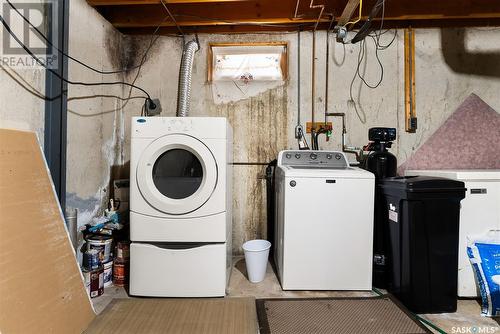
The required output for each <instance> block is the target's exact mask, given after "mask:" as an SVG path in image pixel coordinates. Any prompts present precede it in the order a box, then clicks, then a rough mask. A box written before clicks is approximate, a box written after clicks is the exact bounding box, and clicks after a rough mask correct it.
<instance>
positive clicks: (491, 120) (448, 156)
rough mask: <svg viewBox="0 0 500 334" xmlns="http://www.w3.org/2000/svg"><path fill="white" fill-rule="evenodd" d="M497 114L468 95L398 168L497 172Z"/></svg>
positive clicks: (499, 162)
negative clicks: (494, 170) (490, 170)
mask: <svg viewBox="0 0 500 334" xmlns="http://www.w3.org/2000/svg"><path fill="white" fill-rule="evenodd" d="M499 152H500V114H499V113H498V112H496V111H495V110H494V109H493V108H491V107H490V106H489V105H488V104H486V102H484V101H483V100H481V98H480V97H479V96H477V95H475V94H471V95H469V97H467V98H466V99H465V101H464V102H463V103H462V104H461V105H460V106H459V107H458V108H457V109H456V111H455V112H454V113H453V114H451V115H450V117H449V118H448V119H447V120H446V121H445V122H444V124H443V125H441V127H440V128H438V129H437V130H436V132H434V134H433V135H432V136H430V137H429V139H427V141H426V142H425V143H424V144H423V145H422V146H421V147H420V148H418V149H417V150H416V151H415V153H413V154H412V155H411V156H410V157H409V158H408V159H407V160H406V162H405V163H403V164H402V165H401V166H399V168H398V172H399V174H400V175H404V171H405V170H407V169H500V153H499Z"/></svg>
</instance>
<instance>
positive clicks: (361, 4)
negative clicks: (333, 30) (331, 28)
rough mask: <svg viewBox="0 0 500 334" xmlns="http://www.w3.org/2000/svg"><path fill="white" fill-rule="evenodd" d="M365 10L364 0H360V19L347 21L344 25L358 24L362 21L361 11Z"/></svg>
mask: <svg viewBox="0 0 500 334" xmlns="http://www.w3.org/2000/svg"><path fill="white" fill-rule="evenodd" d="M362 10H363V0H359V16H358V19H357V20H354V21H351V22H347V23H346V24H345V25H344V27H347V25H348V24H356V23H358V22H359V21H361V11H362Z"/></svg>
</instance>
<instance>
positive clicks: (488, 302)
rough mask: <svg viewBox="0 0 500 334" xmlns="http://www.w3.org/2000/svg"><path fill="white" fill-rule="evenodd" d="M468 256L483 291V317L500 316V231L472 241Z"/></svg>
mask: <svg viewBox="0 0 500 334" xmlns="http://www.w3.org/2000/svg"><path fill="white" fill-rule="evenodd" d="M467 255H468V256H469V260H470V262H471V264H472V268H473V270H474V274H475V275H476V279H477V282H478V284H479V289H480V291H481V299H482V307H481V315H483V316H488V317H495V316H500V230H491V231H489V232H488V233H486V234H485V235H484V236H481V237H478V238H474V239H470V240H469V242H468V247H467Z"/></svg>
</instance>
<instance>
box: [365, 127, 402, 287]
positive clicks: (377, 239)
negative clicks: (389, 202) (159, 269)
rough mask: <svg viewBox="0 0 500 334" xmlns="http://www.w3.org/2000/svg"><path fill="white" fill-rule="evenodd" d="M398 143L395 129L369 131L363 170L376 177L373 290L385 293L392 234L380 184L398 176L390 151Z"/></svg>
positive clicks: (389, 275) (394, 158) (395, 163)
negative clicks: (388, 178)
mask: <svg viewBox="0 0 500 334" xmlns="http://www.w3.org/2000/svg"><path fill="white" fill-rule="evenodd" d="M395 139H396V129H395V128H371V129H370V130H368V140H369V141H370V143H369V144H368V145H367V146H365V148H364V149H365V151H369V152H370V153H369V154H368V155H367V156H366V158H365V159H364V160H363V162H362V165H361V167H362V168H363V169H366V170H368V171H370V172H372V173H373V174H375V213H374V229H373V231H374V232H373V286H375V287H378V288H382V289H385V288H387V287H388V285H389V282H390V279H391V277H392V275H391V273H390V272H389V271H390V268H391V267H390V259H389V258H388V250H387V247H388V244H389V230H388V226H387V219H386V218H387V217H386V213H387V212H386V210H385V205H384V196H383V194H382V193H381V191H380V190H379V187H378V184H379V182H380V180H382V179H384V178H386V177H392V176H396V169H397V165H398V163H397V159H396V156H394V155H393V154H392V153H390V152H389V151H388V150H387V149H388V148H391V146H392V142H393V141H394V140H395Z"/></svg>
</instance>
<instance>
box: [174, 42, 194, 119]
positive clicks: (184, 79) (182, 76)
mask: <svg viewBox="0 0 500 334" xmlns="http://www.w3.org/2000/svg"><path fill="white" fill-rule="evenodd" d="M196 51H198V43H197V42H196V41H195V40H192V41H189V42H187V43H186V44H185V45H184V48H183V49H182V60H181V68H180V71H179V88H178V91H177V117H186V116H188V113H189V99H190V96H191V74H192V72H193V60H194V53H195V52H196Z"/></svg>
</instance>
